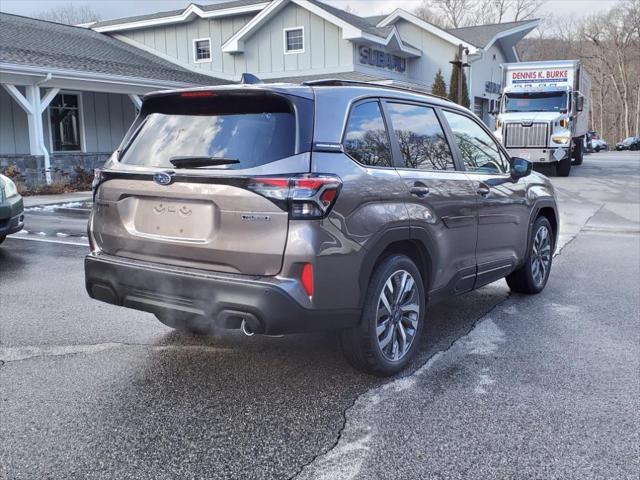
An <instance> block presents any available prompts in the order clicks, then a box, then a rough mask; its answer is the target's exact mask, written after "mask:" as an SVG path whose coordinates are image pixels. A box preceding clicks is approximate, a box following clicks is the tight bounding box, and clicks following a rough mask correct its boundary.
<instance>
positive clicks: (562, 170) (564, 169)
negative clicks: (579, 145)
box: [556, 156, 571, 177]
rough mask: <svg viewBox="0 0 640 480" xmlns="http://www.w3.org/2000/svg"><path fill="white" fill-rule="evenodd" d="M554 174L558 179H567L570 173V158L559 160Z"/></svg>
mask: <svg viewBox="0 0 640 480" xmlns="http://www.w3.org/2000/svg"><path fill="white" fill-rule="evenodd" d="M556 173H557V175H558V176H559V177H568V176H569V173H571V157H570V156H569V157H567V158H565V159H564V160H560V161H559V162H558V163H557V164H556Z"/></svg>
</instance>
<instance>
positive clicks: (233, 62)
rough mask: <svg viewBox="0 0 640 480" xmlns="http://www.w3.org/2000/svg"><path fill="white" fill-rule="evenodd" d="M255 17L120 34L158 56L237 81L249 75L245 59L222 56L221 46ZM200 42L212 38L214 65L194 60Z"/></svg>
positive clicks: (237, 17) (246, 16) (241, 17)
mask: <svg viewBox="0 0 640 480" xmlns="http://www.w3.org/2000/svg"><path fill="white" fill-rule="evenodd" d="M252 18H253V15H240V16H235V17H225V18H212V19H203V18H197V19H195V20H193V21H191V22H188V23H181V24H177V25H168V26H162V27H153V28H145V29H141V30H130V31H124V32H121V34H122V35H124V36H126V37H127V38H130V39H131V40H133V41H135V42H138V43H141V44H143V45H145V46H147V47H149V48H151V49H153V50H155V51H157V52H160V53H163V54H165V55H168V56H169V57H172V58H175V59H176V60H177V61H178V62H179V63H181V64H183V65H188V66H189V67H191V68H193V69H196V70H202V72H203V73H210V74H212V75H214V76H220V77H222V78H229V79H231V78H234V77H235V76H236V75H237V76H240V75H242V74H243V73H244V72H245V71H246V62H245V60H244V59H243V58H238V57H242V55H240V56H237V55H235V56H234V55H229V54H226V53H225V54H223V53H222V44H223V43H224V42H226V41H227V40H228V39H229V38H230V37H231V36H232V35H233V34H234V33H236V32H237V31H238V30H240V29H241V28H242V27H243V26H244V25H245V24H246V23H247V22H248V21H249V20H251V19H252ZM197 38H211V59H212V61H211V62H204V63H196V62H195V61H194V58H193V41H194V40H195V39H197Z"/></svg>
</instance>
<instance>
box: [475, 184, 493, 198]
mask: <svg viewBox="0 0 640 480" xmlns="http://www.w3.org/2000/svg"><path fill="white" fill-rule="evenodd" d="M476 193H477V194H478V195H480V196H482V197H485V198H486V197H488V196H489V194H490V193H491V189H490V188H489V185H487V184H485V183H481V184H480V185H479V186H478V189H477V190H476Z"/></svg>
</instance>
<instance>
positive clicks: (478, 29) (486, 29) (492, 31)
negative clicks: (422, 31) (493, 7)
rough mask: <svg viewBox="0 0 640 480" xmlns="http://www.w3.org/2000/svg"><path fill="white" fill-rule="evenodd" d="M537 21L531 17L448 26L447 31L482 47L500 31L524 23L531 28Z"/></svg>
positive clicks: (505, 30)
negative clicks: (528, 18) (529, 18)
mask: <svg viewBox="0 0 640 480" xmlns="http://www.w3.org/2000/svg"><path fill="white" fill-rule="evenodd" d="M538 22H539V20H538V19H532V20H523V21H519V22H505V23H492V24H488V25H476V26H473V27H462V28H449V29H447V32H449V33H450V34H451V35H455V36H456V37H458V38H460V39H462V40H464V41H465V42H468V43H470V44H472V45H475V46H476V47H479V48H484V47H486V46H487V45H488V44H489V43H491V41H492V40H493V39H494V38H495V37H496V36H497V35H499V34H501V33H506V32H508V31H509V30H513V29H516V28H518V27H524V26H526V25H530V26H531V29H533V28H535V26H536V25H537V24H538Z"/></svg>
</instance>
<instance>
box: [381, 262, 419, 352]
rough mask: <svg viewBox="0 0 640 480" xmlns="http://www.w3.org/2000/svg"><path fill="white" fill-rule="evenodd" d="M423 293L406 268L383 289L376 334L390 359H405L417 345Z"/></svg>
mask: <svg viewBox="0 0 640 480" xmlns="http://www.w3.org/2000/svg"><path fill="white" fill-rule="evenodd" d="M419 295H420V294H419V292H418V288H417V286H416V282H415V279H414V278H413V276H411V274H410V273H409V272H407V271H406V270H398V271H396V272H394V273H392V274H391V275H390V276H389V278H388V279H387V281H386V282H385V284H384V287H383V288H382V292H380V297H379V299H378V308H377V310H376V336H377V339H378V346H379V347H380V350H381V351H382V354H383V355H384V356H385V358H387V359H388V360H392V361H398V360H400V359H402V358H403V357H404V356H405V355H406V354H407V352H408V351H409V349H410V348H411V345H412V344H413V341H414V339H415V335H416V332H417V330H418V319H419V318H420V297H419Z"/></svg>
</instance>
